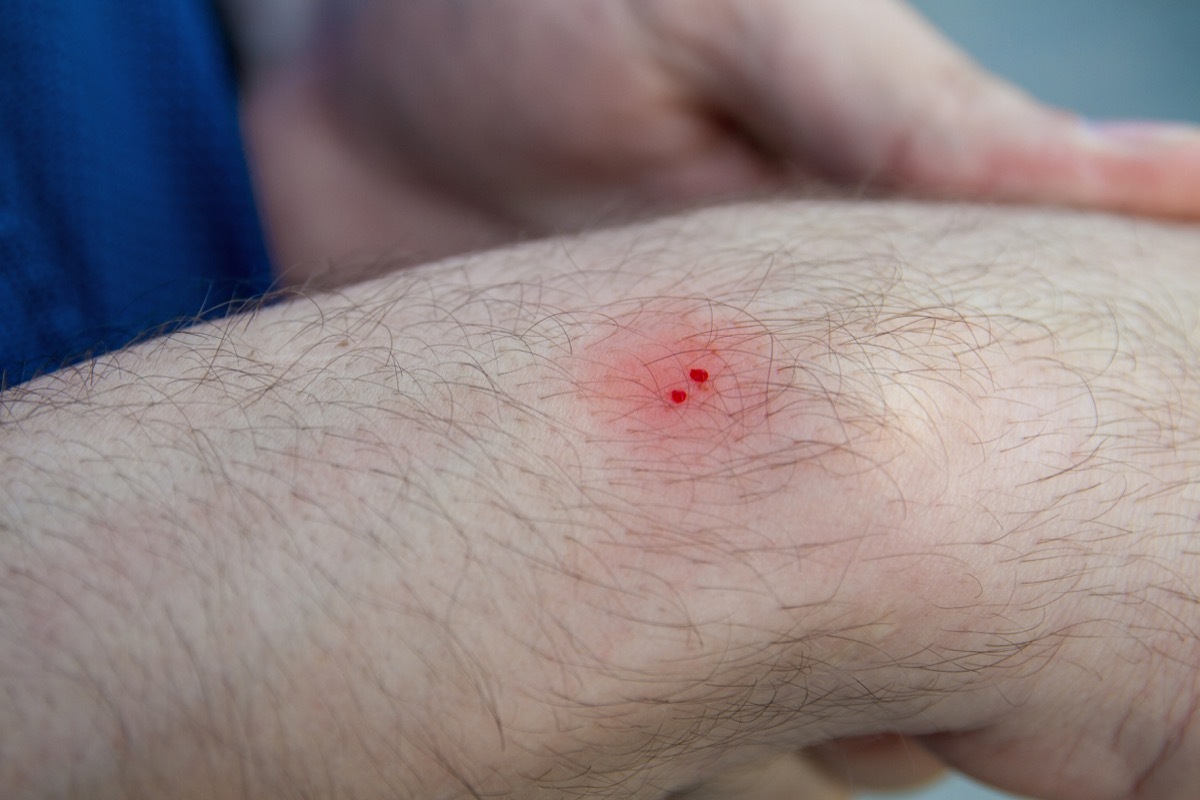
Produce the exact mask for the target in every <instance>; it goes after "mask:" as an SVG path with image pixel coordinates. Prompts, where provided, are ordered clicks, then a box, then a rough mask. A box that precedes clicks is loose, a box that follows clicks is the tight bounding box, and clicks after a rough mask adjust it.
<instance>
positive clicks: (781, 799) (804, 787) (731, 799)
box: [668, 753, 851, 800]
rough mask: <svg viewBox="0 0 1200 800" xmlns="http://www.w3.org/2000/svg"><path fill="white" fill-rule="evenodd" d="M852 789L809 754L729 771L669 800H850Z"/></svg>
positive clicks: (788, 755)
mask: <svg viewBox="0 0 1200 800" xmlns="http://www.w3.org/2000/svg"><path fill="white" fill-rule="evenodd" d="M850 797H851V793H850V786H849V785H848V784H847V783H846V782H845V781H843V780H841V779H840V778H838V777H837V776H835V775H834V774H833V773H832V772H829V771H827V770H825V769H824V768H823V767H822V766H821V765H820V764H819V763H818V762H817V761H815V760H813V759H811V758H809V757H808V756H807V755H806V754H803V753H800V754H797V753H788V754H786V755H781V756H778V757H776V758H774V759H772V760H771V761H768V762H766V763H765V764H753V765H750V766H746V767H742V768H739V769H736V770H730V771H728V772H726V773H724V774H722V775H720V776H719V777H717V778H716V779H714V780H712V781H709V782H708V783H705V784H704V785H703V786H699V787H696V788H695V789H691V790H690V791H687V792H683V793H681V794H676V795H673V796H671V797H670V798H668V800H850Z"/></svg>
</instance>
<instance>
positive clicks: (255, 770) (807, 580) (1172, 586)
mask: <svg viewBox="0 0 1200 800" xmlns="http://www.w3.org/2000/svg"><path fill="white" fill-rule="evenodd" d="M1198 258H1200V234H1197V232H1196V231H1195V230H1194V229H1189V228H1186V227H1169V226H1159V225H1156V224H1151V223H1147V222H1140V223H1139V222H1132V221H1128V220H1121V219H1117V218H1109V217H1103V216H1096V217H1091V216H1078V215H1073V214H1068V213H1052V212H1045V211H1039V212H1035V213H1030V212H1024V211H1000V210H996V209H984V208H971V207H936V206H922V205H886V204H885V205H879V204H869V203H862V204H848V205H846V204H826V203H808V204H805V203H799V204H787V203H783V204H774V205H751V206H741V207H733V208H727V209H719V210H714V211H709V212H704V213H700V214H694V215H691V216H688V217H681V218H672V219H667V220H662V221H659V222H655V223H651V224H647V225H643V226H640V227H633V228H629V229H618V230H610V231H607V232H601V233H595V234H590V235H587V236H583V237H579V238H568V239H557V240H552V241H548V242H545V243H540V244H535V245H529V246H523V247H520V248H517V249H511V250H501V251H493V252H489V253H485V254H480V255H476V256H471V257H467V258H463V259H460V260H456V261H449V262H444V263H440V264H435V265H431V266H427V267H421V268H418V269H414V270H409V271H405V272H401V273H398V274H395V275H392V276H390V277H385V278H382V279H378V280H376V281H372V282H369V283H365V284H363V285H360V286H355V287H352V288H349V289H345V290H343V291H341V292H338V293H335V294H325V295H312V296H308V297H301V296H297V297H293V298H291V299H288V300H286V301H283V302H279V303H277V304H275V305H272V306H270V307H267V308H262V309H258V310H255V311H250V312H247V313H245V314H242V315H239V316H236V317H233V318H230V319H227V320H224V321H221V322H216V323H208V324H205V325H200V326H197V327H195V328H192V329H189V330H186V331H183V332H180V333H178V334H174V335H172V336H170V337H167V338H163V339H158V340H154V341H151V342H148V343H145V344H143V345H140V346H138V347H136V348H133V349H130V350H127V351H123V352H120V353H116V354H112V355H108V356H104V357H102V358H100V359H98V360H96V361H94V362H91V363H88V364H85V365H82V366H79V367H76V368H72V369H69V370H65V371H62V372H60V373H58V374H55V375H51V376H48V377H45V378H42V379H40V380H38V381H36V382H34V383H31V384H29V385H27V386H24V387H18V388H16V389H13V390H10V391H8V392H7V393H6V394H4V395H3V396H2V404H0V408H2V410H3V415H4V416H3V422H2V424H0V493H2V494H0V497H2V500H0V531H3V536H0V564H2V565H3V570H2V571H0V653H2V657H0V731H2V732H3V733H2V734H0V794H2V795H3V796H5V797H11V798H35V797H36V798H47V797H88V798H97V799H98V800H104V799H105V798H117V797H120V798H140V797H146V798H150V797H155V798H157V797H172V798H218V799H220V798H236V797H245V796H251V797H306V798H322V797H330V798H332V797H356V798H383V797H388V798H397V797H398V798H414V800H415V799H417V798H421V799H423V798H457V797H464V798H465V797H473V796H481V795H483V796H502V797H512V798H539V797H555V798H558V797H629V798H660V797H662V796H663V795H664V794H665V793H667V792H672V791H679V790H683V789H686V788H688V787H690V786H694V785H698V784H703V783H705V782H707V781H709V780H711V779H713V778H716V777H718V776H720V775H722V774H724V773H726V772H727V770H729V769H731V768H735V767H738V766H740V765H745V764H748V763H754V762H757V761H759V760H761V759H765V758H771V757H773V756H775V755H777V754H779V753H784V752H790V751H794V750H796V749H799V748H805V747H810V746H816V745H822V744H824V743H828V742H832V741H838V740H845V739H848V738H851V737H859V736H867V735H871V734H875V733H881V732H890V733H899V734H905V735H908V736H912V737H918V738H919V740H920V741H921V742H922V743H923V744H924V745H925V746H927V747H929V748H931V749H932V750H933V751H934V752H935V753H936V754H938V755H939V756H941V757H943V758H945V759H946V760H947V761H948V762H949V763H951V764H953V765H955V766H958V767H961V768H962V769H964V770H966V771H968V772H970V773H972V774H974V775H976V776H979V777H981V778H983V779H985V780H988V781H990V782H993V783H995V784H996V785H998V786H1001V787H1003V788H1007V789H1010V790H1015V791H1018V792H1023V793H1027V794H1031V795H1034V796H1039V797H1047V798H1056V799H1057V798H1061V799H1062V800H1077V799H1078V800H1082V799H1083V798H1088V799H1089V800H1108V799H1109V798H1111V799H1112V800H1116V799H1117V798H1135V799H1136V798H1147V799H1149V798H1156V799H1157V798H1167V799H1168V800H1170V799H1172V798H1180V800H1182V799H1183V798H1188V797H1191V796H1192V793H1193V792H1194V787H1195V786H1196V783H1197V780H1198V779H1200V774H1198V770H1200V767H1198V765H1200V729H1198V724H1197V721H1196V718H1195V709H1196V704H1197V698H1198V696H1200V691H1198V690H1200V686H1198V685H1197V671H1196V664H1198V663H1200V643H1198V642H1197V636H1196V630H1197V626H1198V625H1200V612H1198V604H1197V594H1198V590H1200V586H1198V583H1200V551H1198V550H1197V546H1196V544H1195V537H1196V520H1197V518H1198V514H1200V490H1198V489H1197V484H1196V481H1195V475H1196V471H1197V464H1198V459H1200V446H1198V444H1197V443H1198V442H1200V436H1198V434H1200V418H1198V416H1200V415H1198V414H1197V407H1196V403H1195V402H1194V399H1195V398H1196V397H1197V396H1200V387H1198V386H1197V381H1198V380H1200V364H1198V363H1197V355H1196V353H1197V351H1196V344H1197V337H1198V336H1200V329H1198V328H1197V322H1198V320H1197V313H1198V312H1197V309H1200V273H1198V272H1197V270H1196V269H1195V265H1196V263H1197V259H1198ZM664 354H666V355H664ZM696 363H700V364H701V366H700V367H696V366H694V365H695V364H696ZM697 368H702V369H704V370H705V371H706V372H708V376H707V379H706V380H705V381H704V382H699V381H696V380H693V378H692V374H691V373H692V370H693V369H697ZM672 381H677V382H679V383H680V385H683V386H685V387H687V386H689V383H688V382H689V381H690V382H691V384H692V385H691V386H690V388H689V396H688V398H686V401H685V402H683V403H676V402H674V401H673V399H672V396H671V394H670V393H671V392H672V391H673V390H674V388H673V387H674V385H675V384H674V383H672ZM705 387H707V388H705ZM664 392H666V394H664Z"/></svg>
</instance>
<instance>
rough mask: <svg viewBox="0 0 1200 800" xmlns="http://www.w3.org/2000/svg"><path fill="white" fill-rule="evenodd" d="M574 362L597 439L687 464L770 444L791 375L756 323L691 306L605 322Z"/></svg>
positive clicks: (739, 314) (666, 305) (735, 313)
mask: <svg viewBox="0 0 1200 800" xmlns="http://www.w3.org/2000/svg"><path fill="white" fill-rule="evenodd" d="M573 363H574V365H575V367H576V370H575V371H576V373H577V374H576V375H575V377H574V380H575V382H576V384H577V386H578V387H579V392H580V394H579V397H580V400H581V401H582V405H583V407H584V409H585V411H586V415H587V417H588V419H589V420H590V424H589V426H588V427H589V430H590V432H591V434H592V435H593V437H595V438H594V440H593V441H594V442H597V443H599V442H605V443H609V444H611V446H613V447H621V448H627V449H629V448H632V450H633V452H635V453H636V454H637V455H638V456H639V457H659V456H664V455H665V456H668V457H676V458H678V457H683V458H689V459H692V460H693V461H694V460H695V459H698V458H721V459H725V458H728V457H729V456H730V454H731V453H732V452H733V451H736V450H741V449H743V448H747V447H751V448H752V447H755V446H756V444H757V443H761V442H762V441H763V440H764V439H767V438H772V437H774V436H775V435H776V434H777V433H778V431H777V430H776V428H775V421H774V419H773V418H774V416H775V415H776V413H777V412H778V410H779V409H780V407H781V404H782V400H783V398H784V396H785V394H786V392H787V390H788V388H789V384H790V381H791V379H792V377H793V374H794V371H795V366H794V365H793V364H789V363H788V361H787V359H786V358H785V357H784V354H783V353H782V352H781V350H780V348H779V346H778V344H777V342H776V340H775V338H774V337H773V336H772V335H771V333H770V331H769V330H768V329H767V327H766V326H765V325H764V324H763V323H762V322H761V321H759V320H756V319H755V318H754V317H752V316H751V315H749V314H747V313H746V312H744V311H740V310H737V309H724V308H721V307H714V306H711V305H709V304H705V303H703V302H699V301H695V300H690V301H683V300H680V301H674V302H663V303H662V304H661V305H657V306H653V307H645V306H643V307H641V308H638V309H637V310H636V311H632V312H630V313H628V314H625V315H619V316H614V317H609V318H607V319H606V320H605V321H604V323H603V324H601V325H599V326H597V329H596V331H595V332H594V335H592V336H590V337H588V338H586V339H585V340H584V341H583V342H582V343H581V346H580V347H579V348H578V349H577V350H576V352H575V358H574V359H573Z"/></svg>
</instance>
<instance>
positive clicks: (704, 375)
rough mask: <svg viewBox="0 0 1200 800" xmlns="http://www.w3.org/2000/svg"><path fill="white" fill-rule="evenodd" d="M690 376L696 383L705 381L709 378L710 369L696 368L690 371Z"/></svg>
mask: <svg viewBox="0 0 1200 800" xmlns="http://www.w3.org/2000/svg"><path fill="white" fill-rule="evenodd" d="M688 377H689V378H691V379H692V380H693V381H695V382H696V383H704V382H705V381H707V380H708V370H706V369H694V370H692V371H691V372H689V373H688Z"/></svg>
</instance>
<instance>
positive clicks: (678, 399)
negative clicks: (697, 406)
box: [671, 389, 687, 405]
mask: <svg viewBox="0 0 1200 800" xmlns="http://www.w3.org/2000/svg"><path fill="white" fill-rule="evenodd" d="M686 400H687V392H685V391H684V390H683V389H673V390H672V391H671V402H672V403H674V404H675V405H679V404H680V403H682V402H684V401H686Z"/></svg>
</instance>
